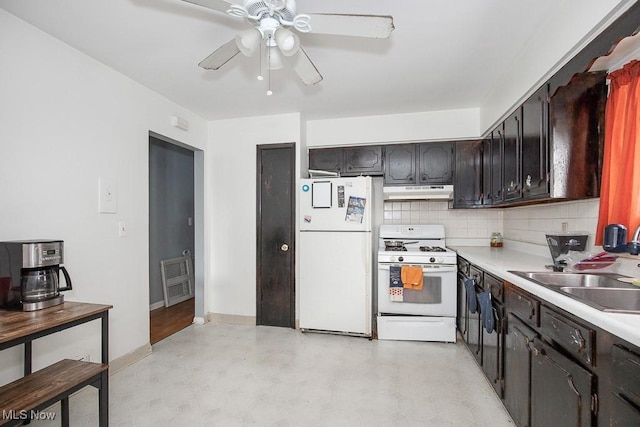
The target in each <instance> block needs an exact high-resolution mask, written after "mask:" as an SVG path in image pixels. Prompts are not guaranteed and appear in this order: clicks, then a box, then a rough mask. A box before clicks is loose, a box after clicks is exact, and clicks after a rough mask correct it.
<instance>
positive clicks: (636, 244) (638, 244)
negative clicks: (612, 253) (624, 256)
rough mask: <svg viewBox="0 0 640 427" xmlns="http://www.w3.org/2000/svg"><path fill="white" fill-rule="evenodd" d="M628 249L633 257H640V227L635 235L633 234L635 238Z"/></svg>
mask: <svg viewBox="0 0 640 427" xmlns="http://www.w3.org/2000/svg"><path fill="white" fill-rule="evenodd" d="M628 249H629V253H630V254H631V255H638V253H639V252H640V225H639V226H638V228H636V231H635V233H633V238H632V239H631V241H630V242H629V245H628Z"/></svg>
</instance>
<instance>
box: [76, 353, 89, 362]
mask: <svg viewBox="0 0 640 427" xmlns="http://www.w3.org/2000/svg"><path fill="white" fill-rule="evenodd" d="M72 359H73V360H77V361H80V362H91V355H90V354H85V355H84V356H74V357H72Z"/></svg>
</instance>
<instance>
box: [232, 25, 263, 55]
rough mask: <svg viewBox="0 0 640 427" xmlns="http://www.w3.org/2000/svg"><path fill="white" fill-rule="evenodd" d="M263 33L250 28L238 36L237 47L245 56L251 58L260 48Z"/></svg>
mask: <svg viewBox="0 0 640 427" xmlns="http://www.w3.org/2000/svg"><path fill="white" fill-rule="evenodd" d="M261 42H262V33H261V32H260V31H259V30H258V29H257V28H250V29H248V30H245V31H243V32H241V33H240V34H238V35H237V36H236V45H237V46H238V49H240V52H242V54H243V55H244V56H251V55H253V53H254V52H255V51H256V50H257V49H258V48H259V47H260V44H261Z"/></svg>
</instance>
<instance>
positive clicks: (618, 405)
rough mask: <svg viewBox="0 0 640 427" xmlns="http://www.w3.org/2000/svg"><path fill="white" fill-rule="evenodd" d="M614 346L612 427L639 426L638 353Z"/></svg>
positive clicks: (639, 381) (620, 346)
mask: <svg viewBox="0 0 640 427" xmlns="http://www.w3.org/2000/svg"><path fill="white" fill-rule="evenodd" d="M638 350H639V349H635V351H634V350H632V349H630V348H627V347H626V346H622V345H619V344H616V345H614V346H613V350H612V369H611V386H612V387H611V393H612V397H613V401H612V405H611V407H612V411H611V425H612V426H620V427H622V426H625V427H626V426H640V352H638Z"/></svg>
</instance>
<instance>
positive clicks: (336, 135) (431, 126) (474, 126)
mask: <svg viewBox="0 0 640 427" xmlns="http://www.w3.org/2000/svg"><path fill="white" fill-rule="evenodd" d="M479 119H480V111H479V110H478V109H476V108H469V109H463V110H448V111H431V112H420V113H411V114H390V115H386V116H368V117H349V118H340V119H328V120H309V121H307V122H306V134H305V135H306V138H307V146H308V147H309V148H311V147H323V146H339V145H356V144H366V143H370V144H372V143H384V142H400V141H442V140H447V139H452V140H455V139H458V140H460V139H467V138H477V137H478V135H480V127H479Z"/></svg>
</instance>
